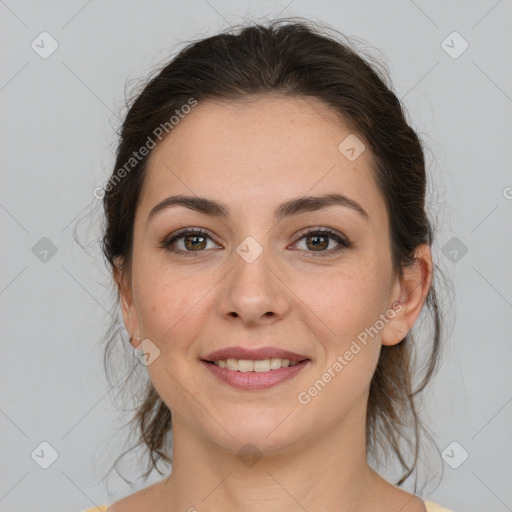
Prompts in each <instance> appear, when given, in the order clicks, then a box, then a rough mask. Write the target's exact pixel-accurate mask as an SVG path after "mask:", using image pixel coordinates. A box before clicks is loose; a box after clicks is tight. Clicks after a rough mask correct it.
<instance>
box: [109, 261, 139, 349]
mask: <svg viewBox="0 0 512 512" xmlns="http://www.w3.org/2000/svg"><path fill="white" fill-rule="evenodd" d="M113 272H114V281H115V283H116V285H117V289H118V290H119V297H120V300H121V312H122V314H123V322H124V326H125V327H126V330H127V331H128V334H129V335H130V337H131V339H130V341H131V344H132V345H133V347H134V348H135V347H136V346H137V345H138V343H140V341H139V340H135V338H139V337H140V327H139V322H138V315H137V310H136V308H135V304H134V301H133V293H132V288H131V283H130V282H129V279H128V278H127V275H126V272H125V271H124V272H123V270H122V260H121V258H120V257H118V258H116V259H115V265H114V270H113Z"/></svg>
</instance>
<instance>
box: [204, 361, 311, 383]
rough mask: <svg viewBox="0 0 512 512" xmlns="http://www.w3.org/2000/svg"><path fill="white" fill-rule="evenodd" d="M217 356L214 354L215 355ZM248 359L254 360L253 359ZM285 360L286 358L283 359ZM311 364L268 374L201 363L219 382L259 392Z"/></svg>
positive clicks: (289, 377)
mask: <svg viewBox="0 0 512 512" xmlns="http://www.w3.org/2000/svg"><path fill="white" fill-rule="evenodd" d="M215 354H216V353H215V352H214V353H213V355H215ZM236 359H238V358H236ZM240 359H242V358H240ZM247 359H252V357H251V358H247ZM265 359H266V358H265ZM283 359H285V358H284V357H283ZM216 360H217V359H216ZM309 362H310V361H309V359H308V360H305V361H302V362H300V363H297V364H296V365H294V366H288V367H287V368H279V369H278V370H269V371H268V372H238V371H234V370H229V369H228V368H221V367H220V366H216V365H214V364H213V363H209V362H207V361H204V360H202V361H201V364H203V365H204V366H205V367H206V368H208V370H210V372H211V373H212V374H213V375H214V376H215V377H217V378H218V379H219V380H221V381H223V382H225V383H227V384H229V385H230V386H232V387H234V388H236V389H244V390H257V389H267V388H271V387H273V386H276V385H277V384H279V383H281V382H283V381H285V380H288V379H291V378H292V377H294V376H295V375H297V374H298V373H299V372H300V371H301V370H302V369H304V368H305V367H306V366H307V365H308V363H309Z"/></svg>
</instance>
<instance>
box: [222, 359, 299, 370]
mask: <svg viewBox="0 0 512 512" xmlns="http://www.w3.org/2000/svg"><path fill="white" fill-rule="evenodd" d="M213 364H214V365H216V366H220V367H221V368H227V369H228V370H233V371H239V372H268V371H270V370H279V368H287V367H288V366H295V365H296V364H297V363H290V361H289V360H288V359H274V358H272V359H261V360H256V361H253V360H251V359H221V360H219V361H214V362H213Z"/></svg>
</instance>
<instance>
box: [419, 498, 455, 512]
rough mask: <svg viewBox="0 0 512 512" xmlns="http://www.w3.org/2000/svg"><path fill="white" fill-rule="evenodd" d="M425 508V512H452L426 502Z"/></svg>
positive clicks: (431, 502)
mask: <svg viewBox="0 0 512 512" xmlns="http://www.w3.org/2000/svg"><path fill="white" fill-rule="evenodd" d="M425 507H426V509H427V512H453V511H452V510H450V509H448V508H445V507H442V506H441V505H438V504H437V503H434V502H433V501H428V500H425Z"/></svg>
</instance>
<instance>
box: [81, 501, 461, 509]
mask: <svg viewBox="0 0 512 512" xmlns="http://www.w3.org/2000/svg"><path fill="white" fill-rule="evenodd" d="M423 501H424V502H425V507H426V509H427V512H453V511H452V510H449V509H447V508H444V507H441V505H438V504H437V503H434V502H433V501H427V500H423ZM84 512H108V505H102V506H100V507H93V508H88V509H87V510H84Z"/></svg>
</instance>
